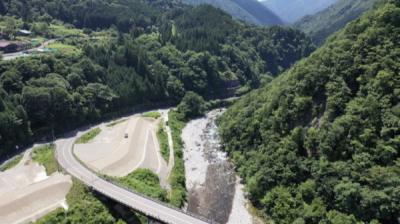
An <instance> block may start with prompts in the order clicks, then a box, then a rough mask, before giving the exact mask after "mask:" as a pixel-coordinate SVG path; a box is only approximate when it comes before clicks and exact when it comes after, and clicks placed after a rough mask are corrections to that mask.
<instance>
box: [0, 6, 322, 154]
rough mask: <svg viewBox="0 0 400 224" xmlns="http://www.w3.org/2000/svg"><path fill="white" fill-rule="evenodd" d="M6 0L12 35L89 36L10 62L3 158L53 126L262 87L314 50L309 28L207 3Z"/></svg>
mask: <svg viewBox="0 0 400 224" xmlns="http://www.w3.org/2000/svg"><path fill="white" fill-rule="evenodd" d="M1 4H2V6H1V7H0V9H1V12H2V15H4V16H3V17H0V20H1V21H0V22H2V20H4V21H6V22H4V24H6V26H7V27H8V28H7V29H4V30H5V31H6V32H10V30H11V31H12V33H16V32H15V31H16V30H17V29H22V28H24V29H28V30H33V31H34V33H35V35H42V36H43V37H42V38H45V37H46V38H51V35H49V34H48V32H47V28H46V27H54V26H55V24H57V27H61V28H62V27H70V28H71V29H70V30H74V31H75V32H76V33H79V34H80V35H68V36H67V37H65V38H64V39H63V40H60V41H59V42H61V43H57V44H51V45H50V47H52V46H53V47H54V46H56V47H58V49H59V51H55V52H54V53H51V52H50V53H46V54H39V55H37V56H31V57H24V58H18V59H15V60H11V61H1V62H0V155H3V154H5V153H7V152H8V151H10V150H13V149H15V148H16V146H17V145H19V146H23V145H25V144H27V143H30V142H32V141H35V140H38V139H43V137H45V138H46V137H47V138H51V137H52V132H53V130H54V132H55V134H56V135H57V134H58V133H62V132H64V131H67V130H70V129H73V128H75V127H78V126H81V125H85V124H89V123H91V122H95V121H98V120H99V119H102V118H105V117H110V116H116V115H118V114H121V113H123V112H128V111H131V110H132V108H144V106H155V105H159V104H177V103H178V102H179V101H180V99H181V98H182V97H183V96H184V95H185V93H186V92H187V91H194V92H196V93H198V94H201V95H202V96H203V97H218V96H220V95H224V94H226V89H227V88H230V87H232V86H233V87H237V88H239V90H240V91H241V92H243V91H246V90H248V89H251V88H257V87H259V85H260V83H261V82H262V81H263V80H268V79H270V78H271V76H276V75H278V74H279V73H280V72H281V71H283V70H285V69H287V68H289V67H290V66H291V65H292V64H293V63H294V62H295V61H297V60H298V59H300V58H302V57H304V56H307V55H309V54H310V53H311V52H312V51H313V50H314V47H313V45H312V44H311V40H310V39H309V38H307V37H306V36H305V35H304V34H302V33H301V32H299V31H296V30H293V29H289V28H279V27H272V28H263V27H255V26H250V25H246V24H243V23H240V22H238V21H236V20H234V19H232V18H231V16H230V15H228V14H226V13H224V12H223V11H222V10H219V9H216V8H213V7H211V6H206V5H202V6H198V7H194V8H193V7H189V6H185V5H182V4H180V3H178V2H175V1H164V0H157V1H154V0H112V1H109V0H99V1H90V0H76V1H67V0H52V1H47V0H35V1H29V2H26V1H24V0H8V1H5V2H3V1H2V2H1ZM24 4H27V5H24ZM22 9H24V10H22ZM11 16H14V17H11ZM17 19H18V20H17ZM10 24H11V25H10ZM35 27H44V28H43V29H36V28H35ZM65 29H66V28H65ZM66 30H67V29H66ZM11 36H12V35H11ZM69 49H74V50H73V51H71V50H69ZM68 50H69V51H68Z"/></svg>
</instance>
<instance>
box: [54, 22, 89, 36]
mask: <svg viewBox="0 0 400 224" xmlns="http://www.w3.org/2000/svg"><path fill="white" fill-rule="evenodd" d="M49 31H50V33H51V34H53V35H54V36H56V37H65V36H71V35H73V36H82V37H83V36H84V34H83V31H82V30H80V29H76V28H73V27H66V26H65V25H61V24H51V25H50V27H49Z"/></svg>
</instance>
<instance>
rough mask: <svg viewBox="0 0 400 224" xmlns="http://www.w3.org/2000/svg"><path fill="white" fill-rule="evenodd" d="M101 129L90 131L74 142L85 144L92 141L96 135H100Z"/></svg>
mask: <svg viewBox="0 0 400 224" xmlns="http://www.w3.org/2000/svg"><path fill="white" fill-rule="evenodd" d="M100 132H101V129H100V128H95V129H93V130H90V131H89V132H87V133H86V134H84V135H82V136H81V137H80V138H79V139H78V140H76V144H85V143H88V142H90V141H91V140H93V139H94V138H95V137H96V136H97V135H98V134H100Z"/></svg>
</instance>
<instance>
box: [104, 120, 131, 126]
mask: <svg viewBox="0 0 400 224" xmlns="http://www.w3.org/2000/svg"><path fill="white" fill-rule="evenodd" d="M126 120H128V119H122V120H119V121H114V122H111V123H109V124H107V125H106V126H107V127H108V128H111V127H114V126H115V125H117V124H121V123H122V122H124V121H126Z"/></svg>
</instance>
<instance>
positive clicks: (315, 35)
mask: <svg viewBox="0 0 400 224" xmlns="http://www.w3.org/2000/svg"><path fill="white" fill-rule="evenodd" d="M378 1H379V0H353V1H348V0H338V1H337V2H336V3H335V4H333V5H332V6H330V7H328V8H327V9H325V10H323V11H321V12H318V13H316V14H315V15H312V16H305V17H303V18H302V19H301V20H299V21H297V22H296V23H295V24H294V25H293V27H295V28H297V29H300V30H302V31H303V32H305V33H306V34H308V35H310V36H311V38H312V39H313V41H314V42H315V43H316V44H318V45H321V44H322V43H323V42H324V41H325V39H326V38H327V37H328V36H329V35H331V34H332V33H334V32H336V31H337V30H339V29H341V28H343V27H344V26H345V25H346V24H347V23H348V22H350V21H352V20H354V19H356V18H358V17H359V16H360V15H361V14H362V13H363V12H365V11H367V10H368V9H371V8H372V7H373V5H374V4H375V3H376V2H378Z"/></svg>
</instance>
